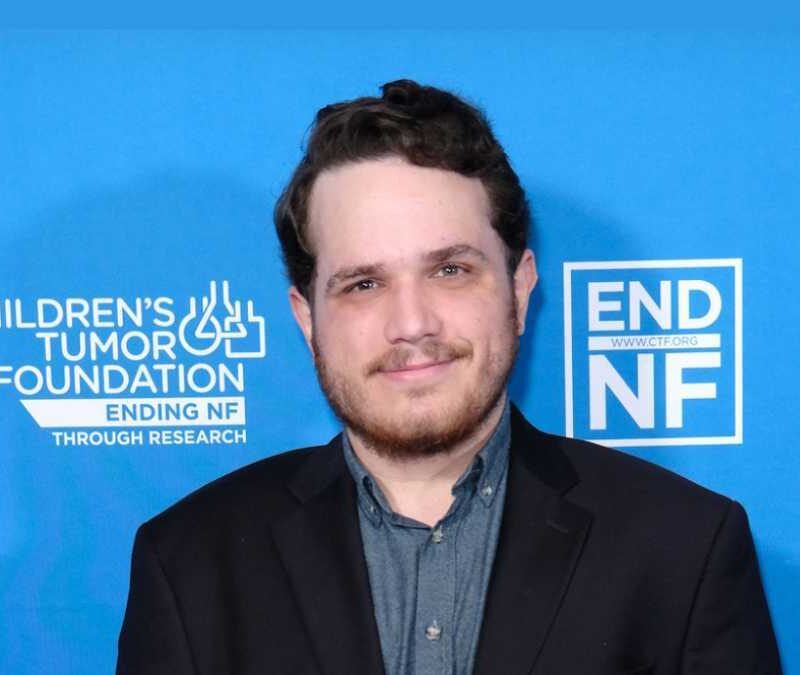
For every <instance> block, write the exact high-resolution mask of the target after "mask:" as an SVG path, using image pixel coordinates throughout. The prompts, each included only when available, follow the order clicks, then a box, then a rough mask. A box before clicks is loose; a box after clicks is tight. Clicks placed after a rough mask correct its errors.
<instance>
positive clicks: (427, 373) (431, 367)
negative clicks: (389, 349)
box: [378, 359, 455, 382]
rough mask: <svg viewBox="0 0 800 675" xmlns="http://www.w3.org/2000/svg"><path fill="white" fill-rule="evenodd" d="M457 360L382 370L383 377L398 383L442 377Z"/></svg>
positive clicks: (414, 364)
mask: <svg viewBox="0 0 800 675" xmlns="http://www.w3.org/2000/svg"><path fill="white" fill-rule="evenodd" d="M454 360H455V359H448V360H445V361H427V362H425V363H409V364H406V365H404V366H402V367H401V368H391V369H382V370H380V371H378V372H379V373H380V374H381V375H384V376H385V377H388V378H389V379H391V380H394V381H398V382H408V381H417V380H422V379H426V378H430V377H435V376H437V375H440V374H441V373H443V372H444V371H445V370H447V369H448V367H449V366H450V364H452V363H453V361H454Z"/></svg>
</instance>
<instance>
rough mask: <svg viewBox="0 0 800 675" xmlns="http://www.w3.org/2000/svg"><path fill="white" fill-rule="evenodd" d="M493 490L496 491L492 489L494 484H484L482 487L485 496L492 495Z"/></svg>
mask: <svg viewBox="0 0 800 675" xmlns="http://www.w3.org/2000/svg"><path fill="white" fill-rule="evenodd" d="M492 492H494V490H492V486H491V485H484V486H483V488H482V489H481V494H482V495H483V496H484V497H491V496H492Z"/></svg>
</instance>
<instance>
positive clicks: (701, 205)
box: [0, 31, 800, 675]
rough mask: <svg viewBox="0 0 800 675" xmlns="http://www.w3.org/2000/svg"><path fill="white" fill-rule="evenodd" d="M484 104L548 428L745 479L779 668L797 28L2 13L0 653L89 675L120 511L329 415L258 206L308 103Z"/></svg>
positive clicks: (799, 242)
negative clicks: (410, 97)
mask: <svg viewBox="0 0 800 675" xmlns="http://www.w3.org/2000/svg"><path fill="white" fill-rule="evenodd" d="M402 77H409V78H412V79H416V80H418V81H420V82H422V83H429V84H434V85H437V86H441V87H444V88H448V89H451V90H453V91H455V92H457V93H459V94H461V95H463V96H464V97H466V98H467V99H469V100H471V101H473V102H475V103H477V104H478V105H479V106H481V107H482V108H483V109H484V110H485V111H486V112H487V114H488V116H489V118H490V120H491V121H492V123H493V125H494V129H495V132H496V133H497V135H498V137H499V139H500V141H501V142H502V143H503V144H504V145H505V147H506V150H507V151H508V154H509V156H510V157H511V160H512V163H513V165H514V166H515V168H516V170H517V172H518V173H519V175H520V177H521V179H522V180H523V183H524V184H525V186H526V189H527V190H528V192H529V196H530V200H531V204H532V207H533V211H534V215H535V227H534V232H533V233H532V245H533V247H534V249H535V251H536V256H537V262H538V266H539V272H540V279H541V280H540V284H539V286H538V287H537V288H536V291H535V295H534V300H533V312H532V316H531V317H530V318H529V322H528V330H527V333H526V335H525V337H524V340H523V344H522V348H521V351H520V355H519V359H518V363H517V367H516V370H515V374H514V376H513V379H512V382H511V393H512V396H513V398H514V400H515V401H516V402H517V403H518V404H519V405H520V407H521V408H522V409H523V411H524V412H525V413H526V415H527V416H528V417H529V418H530V419H531V420H532V421H533V422H534V423H535V424H536V425H537V426H539V427H540V428H542V429H544V430H548V431H552V432H556V433H562V434H566V435H570V436H576V437H580V438H586V439H591V440H593V441H596V442H599V443H604V444H607V445H610V446H613V447H619V448H622V449H623V450H624V451H625V452H629V453H632V454H635V455H638V456H640V457H643V458H645V459H647V460H650V461H653V462H656V463H658V464H661V465H663V466H665V467H667V468H669V469H671V470H674V471H677V472H678V473H680V474H682V475H684V476H687V477H688V478H690V479H692V480H694V481H696V482H699V483H701V484H703V485H706V486H707V487H709V488H711V489H713V490H716V491H718V492H721V493H724V494H726V495H729V496H731V497H734V498H736V499H738V500H739V501H741V502H742V503H743V504H744V506H745V507H746V509H747V511H748V514H749V516H750V523H751V527H752V529H753V533H754V537H755V541H756V546H757V548H758V553H759V558H760V561H761V567H762V573H763V577H764V583H765V587H766V590H767V594H768V600H769V603H770V606H771V609H772V614H773V618H774V622H775V628H776V633H777V635H778V639H779V642H780V646H781V650H782V655H783V659H784V663H785V668H786V672H788V673H793V672H796V673H800V646H798V640H797V637H798V630H797V627H798V620H797V618H796V617H797V616H798V615H800V602H799V601H798V585H799V584H798V571H800V497H798V490H797V488H796V483H797V479H798V475H799V474H800V459H798V456H797V452H796V449H795V447H794V446H795V438H796V437H797V436H798V435H800V421H798V414H797V413H798V402H799V401H800V396H799V395H798V379H800V367H798V364H797V359H796V357H795V355H794V352H793V349H794V348H795V347H796V346H797V345H798V344H799V343H800V331H799V330H798V329H799V328H800V301H798V300H797V298H796V297H795V296H796V295H797V291H796V289H797V286H798V274H800V264H799V261H800V234H798V223H800V190H798V185H800V133H798V120H800V38H798V37H793V36H790V35H782V34H774V35H769V34H759V35H755V34H754V35H748V34H745V33H737V34H730V35H726V34H708V35H705V34H636V33H624V34H614V33H599V32H595V33H592V32H586V33H581V32H575V33H571V32H557V33H523V32H519V33H515V32H471V33H458V32H442V31H440V32H391V31H376V32H363V31H362V32H351V33H347V32H325V31H311V32H242V33H215V32H202V33H147V32H105V33H81V32H61V33H59V32H48V33H5V34H0V83H2V90H3V97H2V103H0V162H2V170H3V171H2V173H3V178H2V180H0V205H1V206H2V208H0V672H2V673H14V674H17V675H22V674H28V673H31V674H33V673H37V674H39V673H59V674H72V673H101V672H110V671H111V670H112V668H113V664H114V661H115V657H116V638H117V635H118V632H119V627H120V623H121V620H122V615H123V611H124V607H125V602H126V594H127V589H128V574H129V564H130V552H131V544H132V541H133V535H134V532H135V530H136V527H137V526H138V525H139V524H140V523H141V522H143V521H144V520H146V519H148V518H150V517H152V516H153V515H155V514H156V513H158V512H159V511H161V510H163V509H164V508H166V507H167V506H169V505H170V504H171V503H173V502H175V501H176V500H177V499H179V498H180V497H182V496H184V495H185V494H187V493H188V492H190V491H192V490H194V489H196V488H198V487H200V486H201V485H203V484H204V483H206V482H208V481H210V480H212V479H214V478H216V477H218V476H220V475H222V474H224V473H226V472H228V471H230V470H233V469H235V468H237V467H240V466H243V465H245V464H248V463H250V462H253V461H256V460H257V459H260V458H262V457H265V456H269V455H272V454H275V453H278V452H281V451H283V450H286V449H290V448H293V447H298V446H302V445H308V444H316V443H321V442H325V441H327V440H328V439H329V438H330V437H331V436H333V435H334V434H335V433H337V431H338V424H337V421H336V419H335V417H334V416H333V415H332V413H331V412H330V411H329V409H328V408H327V406H326V404H325V401H324V399H323V397H322V395H321V393H320V392H319V390H318V387H317V384H316V379H315V375H314V370H313V366H312V363H311V361H310V359H309V356H308V353H307V350H306V347H305V345H304V343H303V340H302V336H301V334H300V332H299V330H298V329H297V328H296V326H295V325H294V323H293V320H292V319H291V316H290V312H289V306H288V302H287V296H286V291H287V282H286V279H285V277H284V274H283V270H282V267H281V263H280V259H279V249H278V244H277V239H276V236H275V233H274V231H273V226H272V222H271V212H272V208H273V206H274V204H275V200H276V198H277V196H278V194H279V193H280V191H281V189H282V188H283V186H284V184H285V182H286V181H287V179H288V177H289V175H290V173H291V171H292V169H293V167H294V165H295V164H296V162H297V161H298V160H299V158H300V156H301V148H302V143H303V140H304V137H305V135H306V133H307V131H308V127H309V125H310V123H311V121H312V119H313V116H314V114H315V112H316V110H317V109H318V108H320V107H322V106H323V105H326V104H327V103H330V102H333V101H339V100H343V99H348V98H353V97H356V96H361V95H376V94H377V93H378V91H379V90H378V87H379V85H380V84H382V83H384V82H387V81H390V80H394V79H399V78H402Z"/></svg>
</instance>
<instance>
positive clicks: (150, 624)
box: [116, 525, 196, 675]
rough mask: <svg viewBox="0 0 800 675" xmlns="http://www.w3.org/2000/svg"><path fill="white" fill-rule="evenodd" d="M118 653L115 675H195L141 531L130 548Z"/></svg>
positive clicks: (168, 590)
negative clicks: (125, 599)
mask: <svg viewBox="0 0 800 675" xmlns="http://www.w3.org/2000/svg"><path fill="white" fill-rule="evenodd" d="M118 647H119V648H118V653H117V669H116V673H117V675H162V674H163V675H168V674H169V675H195V673H196V670H195V668H194V666H193V663H192V656H191V652H190V650H189V644H188V641H187V639H186V631H185V629H184V625H183V621H182V619H181V615H180V612H179V608H178V604H177V602H176V598H175V594H174V592H173V590H172V587H171V586H170V583H169V580H168V579H167V576H166V574H165V572H164V569H163V566H162V564H161V562H160V560H159V558H158V555H157V553H156V550H155V547H154V546H153V544H152V542H151V540H150V537H149V536H148V534H147V529H146V526H144V525H143V526H142V527H140V528H139V530H138V532H137V533H136V539H135V541H134V544H133V556H132V559H131V580H130V590H129V593H128V606H127V608H126V610H125V618H124V620H123V622H122V630H121V631H120V635H119V646H118Z"/></svg>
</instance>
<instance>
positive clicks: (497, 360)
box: [312, 299, 519, 460]
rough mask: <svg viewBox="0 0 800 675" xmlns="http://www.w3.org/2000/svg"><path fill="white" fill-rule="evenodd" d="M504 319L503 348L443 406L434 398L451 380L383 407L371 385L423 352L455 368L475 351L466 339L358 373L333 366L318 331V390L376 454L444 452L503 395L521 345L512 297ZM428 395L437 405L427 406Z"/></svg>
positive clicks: (393, 356) (399, 355)
mask: <svg viewBox="0 0 800 675" xmlns="http://www.w3.org/2000/svg"><path fill="white" fill-rule="evenodd" d="M507 317H508V318H507V321H506V322H505V324H504V325H503V326H502V327H501V331H502V334H501V340H500V344H499V349H497V350H496V351H495V352H492V353H490V354H489V357H488V360H487V363H486V364H485V365H484V366H483V367H482V368H481V371H480V372H479V373H475V375H474V381H472V382H470V383H469V386H468V387H467V388H466V389H465V390H464V391H452V390H448V396H447V397H446V399H445V400H444V401H442V400H441V397H432V395H433V394H434V392H435V390H436V389H437V388H441V387H445V386H446V385H447V382H446V381H445V382H441V381H440V382H437V383H434V384H432V385H428V386H424V385H422V386H419V387H416V388H409V389H408V390H407V391H403V392H400V393H398V397H400V398H399V400H397V399H395V400H394V401H391V400H390V401H384V402H376V401H374V400H372V399H371V397H370V395H369V391H368V385H367V383H368V382H369V380H370V378H374V377H382V376H381V374H380V373H381V372H382V371H386V370H396V369H399V368H403V367H404V366H406V365H407V364H408V363H410V362H412V361H413V360H414V359H415V358H416V359H417V360H418V359H419V356H420V354H422V355H423V356H424V357H425V359H426V361H432V362H444V361H452V362H453V363H454V364H456V365H458V363H459V361H461V360H472V359H473V357H474V350H473V347H472V345H471V344H470V343H469V342H467V341H456V342H443V341H439V340H435V339H431V340H428V341H425V342H422V343H420V344H419V345H418V346H416V347H415V348H409V347H407V346H400V347H394V348H392V349H390V350H388V351H386V352H385V353H384V354H381V355H380V356H379V357H377V358H375V359H373V360H371V361H370V362H369V363H367V365H366V366H364V367H363V368H362V369H361V370H360V372H356V373H355V374H352V373H351V374H345V373H343V372H340V371H337V370H335V369H334V368H333V367H332V365H331V364H330V362H329V361H328V359H327V358H326V356H325V351H324V349H320V345H319V344H318V342H317V341H316V335H315V334H314V335H313V336H312V345H313V348H314V365H315V366H316V370H317V378H318V379H319V383H320V387H321V388H322V391H323V392H324V394H325V397H326V398H327V400H328V403H329V404H330V406H331V408H332V409H333V411H334V412H335V413H336V415H337V416H338V417H339V419H340V420H342V422H343V423H344V424H345V426H346V427H347V428H348V429H349V430H350V431H351V432H352V433H354V434H355V435H356V436H357V437H358V438H359V440H361V441H362V442H363V443H364V444H365V445H366V446H367V447H368V448H370V449H371V450H372V451H374V452H375V453H376V454H378V455H380V456H383V457H386V458H390V459H395V460H408V459H417V458H422V457H430V456H433V455H437V454H440V453H447V452H449V451H451V450H453V449H454V448H455V447H456V446H457V445H458V444H459V443H461V442H462V441H464V440H466V439H468V438H470V437H471V436H472V435H473V434H475V433H476V432H478V430H479V429H480V427H481V425H482V424H483V423H484V422H485V421H486V420H487V419H488V417H489V416H490V414H491V413H492V411H493V410H494V409H495V408H496V406H497V405H498V404H499V402H500V400H501V398H502V396H503V393H504V391H505V389H506V385H507V383H508V379H509V377H510V375H511V369H512V368H513V365H514V361H515V359H516V355H517V351H518V347H519V339H518V337H517V334H516V326H517V312H516V304H515V303H514V302H513V299H512V301H511V303H510V311H509V313H508V315H507ZM465 365H467V364H465ZM426 397H432V400H431V401H429V402H427V403H426V401H425V398H426Z"/></svg>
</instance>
